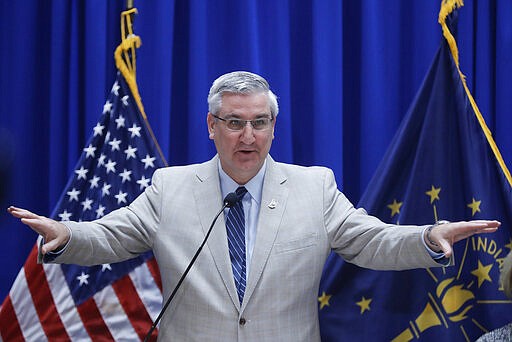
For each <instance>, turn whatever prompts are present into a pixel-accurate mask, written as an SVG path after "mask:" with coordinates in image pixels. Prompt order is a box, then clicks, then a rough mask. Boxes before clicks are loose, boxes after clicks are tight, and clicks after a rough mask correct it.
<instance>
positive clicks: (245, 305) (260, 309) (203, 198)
mask: <svg viewBox="0 0 512 342" xmlns="http://www.w3.org/2000/svg"><path fill="white" fill-rule="evenodd" d="M208 104H209V113H208V115H207V124H208V132H209V137H210V139H212V140H213V141H214V143H215V147H216V149H217V155H216V156H215V157H214V158H213V159H212V160H210V161H207V162H205V163H202V164H196V165H189V166H184V167H171V168H164V169H160V170H157V171H156V172H155V174H154V176H153V180H152V185H151V187H149V188H147V189H146V191H145V192H144V193H143V194H142V195H140V196H139V197H138V198H137V199H136V200H135V201H134V202H133V203H132V204H131V205H130V206H128V207H125V208H121V209H119V210H116V211H114V212H112V213H110V214H109V215H107V216H105V217H103V218H101V219H99V220H97V221H94V222H81V223H77V222H65V223H64V222H63V223H60V222H56V221H53V220H50V219H48V218H45V217H42V216H38V215H35V214H33V213H31V212H29V211H26V210H23V209H19V208H15V207H10V208H9V211H10V212H11V214H13V215H14V216H16V217H18V218H21V220H22V222H23V223H25V224H27V225H29V226H30V227H31V228H32V229H34V230H35V231H36V232H38V233H39V234H41V235H42V236H43V238H44V240H45V243H44V244H43V245H42V247H41V251H40V252H41V253H42V254H43V255H44V259H45V261H47V262H48V261H52V259H54V261H55V262H59V263H77V264H85V265H92V264H102V263H112V262H115V261H121V260H124V259H128V258H131V257H134V256H136V255H137V254H139V253H143V252H145V251H147V250H150V249H152V250H153V252H154V255H155V257H156V259H157V261H158V265H159V268H160V272H161V274H162V281H163V293H164V299H167V298H168V297H169V295H170V293H171V291H172V290H173V289H174V287H175V285H176V283H177V281H178V279H179V277H180V275H181V274H182V273H183V272H184V270H185V269H186V267H187V265H188V263H189V261H190V260H191V259H192V257H193V255H194V253H195V251H196V249H197V248H198V246H199V245H200V244H201V242H202V240H203V238H204V236H205V234H206V232H207V230H208V228H209V226H210V223H211V221H212V219H213V217H214V216H215V214H216V213H217V211H218V210H219V209H220V208H221V207H222V203H223V198H224V197H225V196H226V195H227V194H228V193H231V192H234V191H237V196H238V197H239V198H241V201H239V202H238V203H237V205H235V206H233V207H232V208H230V209H227V210H226V211H225V216H221V217H220V219H219V220H218V222H217V223H216V225H215V226H214V229H213V232H212V234H211V236H210V237H209V240H208V243H207V248H205V249H204V250H203V251H202V253H201V254H200V256H199V258H198V259H197V262H196V264H195V265H194V267H193V269H192V270H191V272H190V273H189V274H188V276H187V278H186V280H185V282H184V283H183V286H182V288H180V290H179V291H178V293H177V295H176V297H175V299H174V301H173V302H172V304H171V305H170V307H169V310H168V311H167V312H166V314H165V316H164V317H163V320H162V322H161V324H160V330H159V331H160V332H159V338H160V339H161V340H163V341H167V340H170V339H171V340H175V341H258V342H259V341H307V342H309V341H319V340H320V333H319V323H318V309H317V293H318V286H319V282H320V277H321V273H322V268H323V265H324V262H325V260H326V258H327V256H328V255H329V253H330V251H331V250H334V251H335V252H336V253H338V254H339V255H340V256H341V257H343V258H344V259H345V260H347V261H349V262H352V263H355V264H357V265H360V266H363V267H369V268H373V269H389V270H399V269H408V268H417V267H431V266H439V265H441V264H446V263H447V262H449V261H450V256H451V254H452V244H453V243H454V242H456V241H458V240H461V239H464V238H466V237H468V236H471V235H473V234H475V233H486V232H494V231H495V230H496V229H497V227H498V226H499V222H497V221H473V222H458V223H446V224H442V225H435V226H431V227H427V226H400V227H398V226H394V225H388V224H385V223H383V222H381V221H380V220H378V219H377V218H374V217H371V216H369V215H367V214H366V212H365V211H364V210H363V209H355V208H354V207H353V205H352V204H351V203H350V202H349V201H348V200H347V199H346V198H345V196H344V195H343V194H342V193H341V192H340V191H339V190H338V189H337V186H336V183H335V180H334V176H333V174H332V172H331V170H329V169H327V168H322V167H299V166H295V165H287V164H282V163H278V162H275V161H274V160H273V159H272V158H271V157H270V156H269V154H268V153H269V150H270V147H271V144H272V140H273V138H274V128H275V124H276V119H277V114H278V104H277V100H276V96H275V95H274V94H273V93H272V91H271V90H270V89H269V86H268V83H267V82H266V80H264V79H263V78H262V77H260V76H258V75H255V74H252V73H248V72H233V73H229V74H226V75H223V76H221V77H219V78H218V79H217V80H216V81H215V82H214V83H213V85H212V87H211V89H210V93H209V96H208ZM240 186H244V188H243V189H238V188H239V187H240ZM246 191H247V192H246ZM240 203H241V204H242V206H238V205H239V204H240ZM56 251H57V252H56ZM91 251H94V253H91ZM54 252H56V253H54ZM437 252H439V253H437ZM436 260H438V261H439V262H437V261H436Z"/></svg>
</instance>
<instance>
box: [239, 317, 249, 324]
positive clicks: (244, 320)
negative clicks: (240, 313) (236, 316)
mask: <svg viewBox="0 0 512 342" xmlns="http://www.w3.org/2000/svg"><path fill="white" fill-rule="evenodd" d="M245 323H247V321H246V319H245V318H243V317H242V318H240V320H239V321H238V324H240V325H245Z"/></svg>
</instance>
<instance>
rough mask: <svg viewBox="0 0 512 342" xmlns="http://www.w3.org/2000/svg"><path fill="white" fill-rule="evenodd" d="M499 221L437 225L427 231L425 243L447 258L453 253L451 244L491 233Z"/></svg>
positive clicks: (496, 227)
mask: <svg viewBox="0 0 512 342" xmlns="http://www.w3.org/2000/svg"><path fill="white" fill-rule="evenodd" d="M500 224H501V223H500V222H499V221H486V220H475V221H469V222H466V221H461V222H449V223H445V224H437V225H434V226H433V227H432V229H429V230H427V233H426V234H425V235H424V237H423V238H424V239H425V243H426V244H427V245H428V246H429V247H430V248H431V249H432V250H433V251H438V252H443V253H444V254H445V256H446V257H447V258H449V257H451V255H452V253H453V244H454V243H455V242H457V241H460V240H463V239H465V238H468V237H470V236H472V235H474V234H480V233H493V232H495V231H496V230H497V229H498V227H499V226H500Z"/></svg>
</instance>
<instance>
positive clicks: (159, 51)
mask: <svg viewBox="0 0 512 342" xmlns="http://www.w3.org/2000/svg"><path fill="white" fill-rule="evenodd" d="M439 2H440V1H420V0H417V1H405V0H404V1H398V0H391V1H380V0H373V1H372V0H353V1H341V0H332V1H324V0H318V1H311V0H310V1H305V0H278V1H276V0H268V1H267V0H241V1H234V0H216V1H206V0H204V1H199V0H190V1H189V0H175V1H170V0H153V1H137V0H135V7H137V8H138V11H139V14H138V15H137V16H136V18H135V32H136V33H137V34H138V35H140V36H141V38H142V47H141V48H140V49H139V50H138V59H137V71H138V79H137V80H138V84H139V88H140V92H141V96H142V100H143V103H144V105H145V109H146V113H147V114H148V117H149V121H150V123H151V124H152V127H153V130H154V131H155V134H156V137H157V139H158V141H159V143H160V144H161V147H162V149H163V152H164V155H165V156H166V158H167V160H168V162H169V164H170V165H182V164H188V163H192V162H200V161H204V160H206V159H209V158H211V157H212V156H213V154H214V153H215V150H214V146H213V144H212V142H211V141H210V140H209V139H208V134H207V130H206V112H207V104H206V95H207V93H208V89H209V87H210V85H211V82H212V81H213V79H215V78H216V77H217V76H219V75H220V74H222V73H225V72H228V71H233V70H241V69H243V70H250V71H253V72H256V73H259V74H261V75H263V76H264V77H266V78H267V80H268V81H269V82H270V84H271V87H272V88H273V90H274V92H275V93H276V94H277V95H278V97H279V101H280V108H281V111H280V114H279V117H278V120H277V127H276V139H275V141H274V145H273V147H272V150H271V154H272V155H273V157H274V158H275V159H277V160H280V161H284V162H293V163H297V164H302V165H324V166H328V167H331V168H332V169H334V171H335V173H336V177H337V181H338V184H339V186H340V188H341V189H342V190H343V191H344V192H345V194H346V195H347V196H348V198H349V199H350V200H351V201H352V202H353V203H357V202H358V201H359V198H360V195H361V194H362V192H363V191H364V190H365V188H366V186H367V184H368V182H369V180H370V178H371V176H372V175H373V173H374V172H375V169H376V167H377V165H378V163H379V162H380V160H381V159H382V156H383V154H384V152H385V150H386V148H387V146H388V145H389V143H390V141H391V139H392V137H393V136H394V134H395V133H396V130H397V128H398V126H399V124H400V122H401V120H402V118H403V116H404V115H405V113H406V111H407V109H408V107H409V105H410V104H411V102H412V100H413V97H414V95H415V94H416V92H417V90H418V88H419V86H420V84H421V81H422V79H423V77H424V76H425V74H426V72H427V68H428V67H429V65H430V63H431V61H432V59H433V58H434V54H435V52H436V50H437V48H438V47H439V42H440V41H441V39H443V38H442V34H441V28H440V26H439V25H438V23H437V16H438V11H439V7H440V3H439ZM124 6H125V4H124V1H121V0H117V1H113V0H110V1H104V0H88V1H78V0H77V1H68V0H60V1H57V0H55V1H51V0H45V1H40V0H21V1H8V0H0V38H1V39H0V44H1V48H0V70H1V72H0V168H1V170H0V180H1V183H0V200H1V202H2V203H1V206H2V208H3V209H2V210H1V213H0V236H1V239H2V248H1V249H0V250H1V252H0V269H1V270H2V271H1V272H0V297H1V298H2V299H3V298H4V297H5V296H6V295H7V293H8V291H9V289H10V287H11V285H12V282H13V280H14V278H15V276H16V274H17V272H18V271H19V269H20V268H21V266H22V265H23V263H24V261H25V259H26V257H27V255H28V253H29V251H30V249H31V247H32V246H33V244H34V241H35V239H36V234H35V233H33V232H31V231H30V229H28V228H27V227H24V226H23V225H21V224H20V223H18V222H17V221H16V220H14V219H12V218H10V217H7V215H6V213H5V208H6V207H7V205H9V204H15V205H18V206H22V207H26V208H29V209H31V210H33V211H35V212H37V213H40V214H43V215H50V213H51V210H52V209H53V208H54V206H55V205H56V203H57V201H58V199H59V196H60V194H61V192H62V191H63V189H64V186H65V183H66V181H67V180H68V178H69V175H70V174H71V173H72V172H73V167H74V166H75V163H76V162H77V160H78V157H79V155H80V153H81V152H82V148H83V146H84V144H85V140H86V139H87V137H88V136H89V134H90V132H91V131H92V127H93V126H94V125H95V124H96V122H97V121H98V118H99V116H100V114H101V112H102V108H103V103H104V101H105V98H106V96H107V94H108V92H109V91H110V87H111V85H112V83H113V81H114V78H115V65H114V58H113V52H114V49H115V47H116V45H117V44H118V43H119V41H120V32H119V31H120V30H119V20H120V19H119V18H120V13H121V11H122V10H123V9H124ZM458 44H459V51H460V64H461V69H462V71H463V72H464V73H465V74H466V76H467V80H468V85H469V87H470V89H471V90H472V92H473V95H474V97H475V99H476V101H477V103H478V105H479V107H480V110H481V112H482V113H483V115H484V117H485V119H486V121H487V124H488V126H489V128H490V129H491V131H492V132H493V135H494V138H495V140H496V142H497V145H498V147H499V148H500V150H501V152H502V154H503V157H504V160H505V162H506V163H507V165H508V167H509V168H510V166H511V165H512V164H511V163H512V134H510V132H511V131H512V115H511V114H510V112H511V109H510V108H512V96H511V85H510V83H511V81H510V80H511V79H512V2H510V1H487V0H485V1H478V0H466V3H465V6H464V7H463V8H462V9H461V10H460V11H459V29H458Z"/></svg>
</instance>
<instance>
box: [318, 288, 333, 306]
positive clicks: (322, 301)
mask: <svg viewBox="0 0 512 342" xmlns="http://www.w3.org/2000/svg"><path fill="white" fill-rule="evenodd" d="M329 299H331V295H327V294H325V292H322V295H321V296H320V297H318V301H319V302H320V310H322V309H323V308H324V306H326V305H327V306H329Z"/></svg>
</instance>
